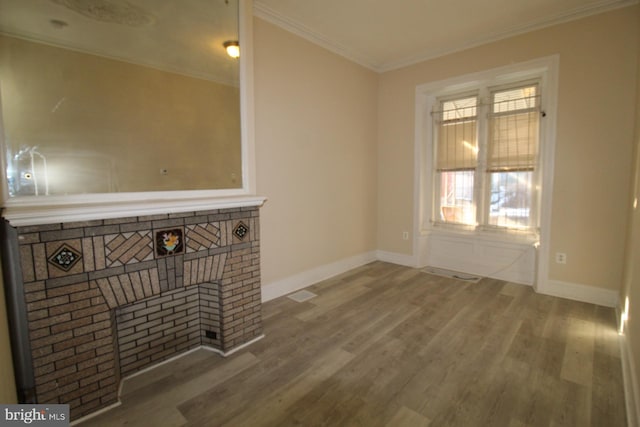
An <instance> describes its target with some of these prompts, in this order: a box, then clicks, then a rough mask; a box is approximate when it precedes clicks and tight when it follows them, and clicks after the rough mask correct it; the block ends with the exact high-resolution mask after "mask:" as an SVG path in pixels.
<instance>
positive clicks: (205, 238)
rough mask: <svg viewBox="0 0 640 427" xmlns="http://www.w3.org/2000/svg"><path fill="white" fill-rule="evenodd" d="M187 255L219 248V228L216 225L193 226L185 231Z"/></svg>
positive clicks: (189, 226)
mask: <svg viewBox="0 0 640 427" xmlns="http://www.w3.org/2000/svg"><path fill="white" fill-rule="evenodd" d="M185 232H186V236H185V238H186V242H187V253H191V252H197V251H200V250H203V249H211V248H217V247H220V246H221V244H220V243H221V241H220V240H221V235H220V227H219V226H218V225H217V224H193V225H188V226H187V228H186V230H185Z"/></svg>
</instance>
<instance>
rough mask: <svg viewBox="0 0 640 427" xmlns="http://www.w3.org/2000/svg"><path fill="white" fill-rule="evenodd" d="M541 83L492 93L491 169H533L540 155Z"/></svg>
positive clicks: (489, 151) (489, 164)
mask: <svg viewBox="0 0 640 427" xmlns="http://www.w3.org/2000/svg"><path fill="white" fill-rule="evenodd" d="M537 89H538V88H537V85H533V86H526V87H520V88H517V89H509V90H504V91H499V92H494V93H493V94H492V104H491V113H490V114H489V140H488V150H487V172H506V171H532V170H534V169H535V166H536V164H537V158H538V133H539V128H540V123H539V121H540V102H539V100H540V99H539V96H538V95H537Z"/></svg>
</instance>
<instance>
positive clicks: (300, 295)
mask: <svg viewBox="0 0 640 427" xmlns="http://www.w3.org/2000/svg"><path fill="white" fill-rule="evenodd" d="M317 296H318V295H316V294H314V293H313V292H309V291H305V290H304V289H303V290H301V291H298V292H294V293H292V294H289V295H287V298H289V299H292V300H294V301H296V302H305V301H308V300H310V299H311V298H313V297H317Z"/></svg>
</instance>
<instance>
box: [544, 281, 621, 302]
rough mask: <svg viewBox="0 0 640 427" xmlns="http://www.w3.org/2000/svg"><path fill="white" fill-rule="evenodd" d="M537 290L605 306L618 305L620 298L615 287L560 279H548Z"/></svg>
mask: <svg viewBox="0 0 640 427" xmlns="http://www.w3.org/2000/svg"><path fill="white" fill-rule="evenodd" d="M536 292H538V293H539V294H543V295H551V296H554V297H560V298H566V299H570V300H573V301H580V302H588V303H591V304H596V305H601V306H604V307H617V306H618V302H619V299H620V292H618V291H615V290H613V289H605V288H600V287H596V286H589V285H583V284H580V283H570V282H562V281H560V280H547V281H546V283H545V285H544V286H540V285H539V286H538V287H537V289H536Z"/></svg>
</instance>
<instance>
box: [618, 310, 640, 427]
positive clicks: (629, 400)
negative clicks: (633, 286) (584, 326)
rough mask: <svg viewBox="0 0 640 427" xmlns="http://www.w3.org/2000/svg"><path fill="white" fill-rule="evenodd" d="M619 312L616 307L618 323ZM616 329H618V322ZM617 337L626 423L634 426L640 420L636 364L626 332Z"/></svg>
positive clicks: (639, 395) (639, 393)
mask: <svg viewBox="0 0 640 427" xmlns="http://www.w3.org/2000/svg"><path fill="white" fill-rule="evenodd" d="M620 314H621V313H620V307H617V309H616V318H617V319H618V323H619V322H620ZM618 330H620V325H619V324H618ZM619 338H620V340H619V342H620V356H621V362H622V380H623V384H624V401H625V408H626V410H627V425H628V426H629V427H635V426H637V425H638V422H639V421H640V387H639V386H638V377H637V376H636V366H635V364H634V360H636V359H635V358H634V357H633V350H632V349H631V344H630V343H629V338H628V334H627V332H626V331H625V332H624V333H623V334H622V335H620V336H619Z"/></svg>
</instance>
